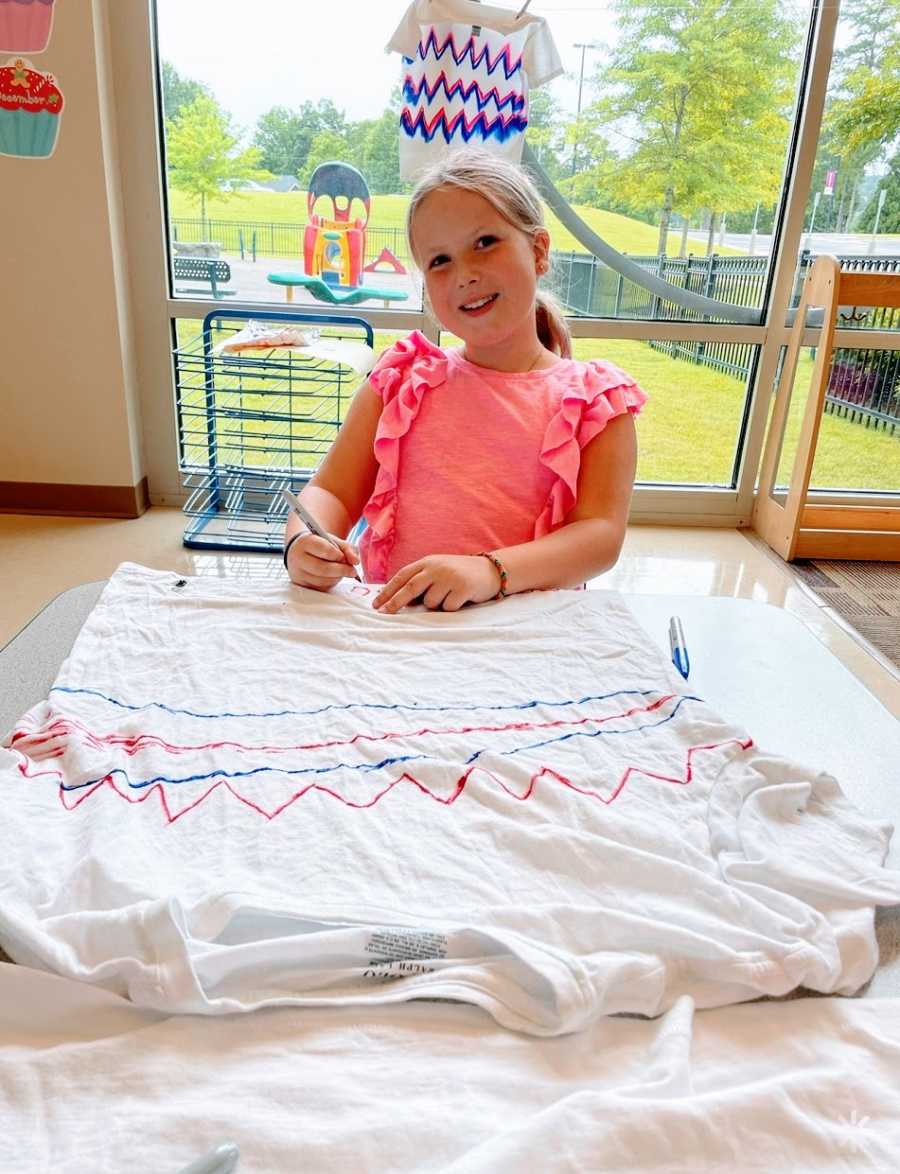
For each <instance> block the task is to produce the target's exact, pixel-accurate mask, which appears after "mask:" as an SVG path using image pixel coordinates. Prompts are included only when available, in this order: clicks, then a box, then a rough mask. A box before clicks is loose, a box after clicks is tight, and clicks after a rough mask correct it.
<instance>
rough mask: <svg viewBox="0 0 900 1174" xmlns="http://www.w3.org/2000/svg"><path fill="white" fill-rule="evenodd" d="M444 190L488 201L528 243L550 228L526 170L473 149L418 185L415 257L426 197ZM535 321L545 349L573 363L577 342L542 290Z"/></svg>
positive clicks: (413, 203) (438, 166) (409, 219)
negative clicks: (459, 190)
mask: <svg viewBox="0 0 900 1174" xmlns="http://www.w3.org/2000/svg"><path fill="white" fill-rule="evenodd" d="M444 187H458V188H462V189H463V190H464V191H469V192H475V194H476V195H479V196H483V197H484V199H486V200H487V201H488V203H490V204H491V205H493V207H494V208H495V210H496V211H497V212H499V213H500V215H501V216H502V217H503V219H504V220H508V221H509V223H510V224H511V225H512V226H513V228H517V229H518V230H519V231H520V232H524V233H525V235H526V236H528V237H534V234H535V233H536V232H537V231H538V229H541V228H544V227H545V225H544V209H543V206H542V204H541V198H540V196H539V195H538V190H537V188H536V187H535V185H534V183H533V182H532V180H531V178H530V177H529V176H528V175H527V174H526V173H525V172H524V171H523V170H522V168H521V167H518V166H516V164H515V163H510V162H509V161H508V160H507V159H503V158H501V157H500V156H498V155H492V154H490V153H489V152H488V151H484V150H480V149H476V148H472V147H469V148H466V149H464V150H459V151H454V152H452V153H451V154H450V155H448V156H447V157H446V158H444V159H442V160H441V161H440V162H439V163H435V164H434V165H433V166H432V167H430V168H429V169H428V171H426V172H425V174H424V175H423V176H422V178H421V179H420V180H419V182H418V184H417V185H416V189H415V191H414V192H413V194H412V197H411V199H410V201H409V208H408V209H407V212H406V238H407V240H408V241H409V247H410V252H411V253H412V255H413V257H416V254H415V247H414V245H413V238H412V226H413V220H414V219H415V215H416V212H417V211H418V210H419V207H420V205H421V204H422V201H423V200H424V199H425V197H426V196H429V195H430V194H431V193H432V192H434V191H437V190H438V188H444ZM416 261H418V258H417V257H416ZM534 317H535V326H536V328H537V336H538V339H539V340H540V341H541V342H542V343H543V345H544V346H545V347H547V349H548V350H551V351H554V352H555V353H556V354H558V355H560V356H561V357H562V358H564V359H568V358H571V356H572V336H571V335H570V334H569V328H568V326H567V325H566V320H565V318H564V317H563V313H562V310H561V309H560V306H559V303H558V302H557V300H556V298H554V297H553V295H552V294H549V293H547V292H546V291H545V290H542V289H539V290H537V292H536V294H535V307H534Z"/></svg>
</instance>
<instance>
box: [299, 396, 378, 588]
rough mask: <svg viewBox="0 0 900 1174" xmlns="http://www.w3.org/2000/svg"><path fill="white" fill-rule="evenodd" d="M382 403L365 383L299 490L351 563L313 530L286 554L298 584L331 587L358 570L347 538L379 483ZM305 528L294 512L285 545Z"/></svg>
mask: <svg viewBox="0 0 900 1174" xmlns="http://www.w3.org/2000/svg"><path fill="white" fill-rule="evenodd" d="M382 407H383V404H382V401H381V397H380V396H379V395H378V393H377V392H376V391H375V390H374V388H372V386H371V385H370V384H369V383H368V382H366V383H364V384H363V385H362V387H360V388H359V390H358V391H357V392H356V394H355V395H354V397H353V402H352V403H351V404H350V410H349V411H348V412H347V417H346V419H345V420H344V423H343V424H342V425H341V427H340V430H339V432H338V434H337V436H336V437H335V441H334V443H333V444H332V446H331V448H330V449H329V450H328V454H327V455H326V457H325V459H324V461H323V462H322V464H321V465H320V466H319V469H318V470H317V472H316V473H315V474H314V476H313V477H312V478H311V480H310V481H309V484H308V485H306V486H304V488H303V490H302V492H301V493H300V500H301V501H302V502H303V504H304V505H305V506H307V508H308V509H309V512H310V513H311V514H312V515H313V517H314V518H315V519H316V521H317V522H319V523H320V524H321V526H322V527H323V529H325V530H327V531H328V533H329V534H334V535H336V536H337V538H338V539H339V540H340V542H341V549H342V550H343V551H344V557H345V559H347V561H346V562H342V561H341V560H340V556H339V555H338V553H337V551H336V550H335V549H334V547H333V546H331V544H330V543H328V542H326V541H325V539H324V538H317V537H316V536H315V535H314V534H311V535H309V536H308V537H304V538H298V539H297V541H296V542H295V543H293V544H292V546H291V549H290V551H289V553H288V558H287V567H288V573H289V574H290V576H291V579H292V580H293V581H294V582H295V583H298V584H301V585H303V586H306V587H316V588H319V589H322V590H327V588H328V587H330V586H333V585H334V584H335V583H336V582H337V581H338V580H339V579H341V578H344V577H345V576H347V575H352V574H353V565H352V561H351V547H350V545H349V543H344V542H343V539H344V538H345V537H346V535H347V533H348V532H349V530H350V528H351V527H352V526H353V524H354V523H355V522H356V520H357V519H358V518H359V516H360V515H361V514H362V511H363V508H364V507H365V504H366V502H367V501H368V500H369V498H370V497H371V495H372V490H373V488H374V486H375V477H376V474H377V472H378V463H377V461H376V460H375V450H374V442H375V431H376V429H377V427H378V419H379V417H380V415H381V409H382ZM305 529H306V527H305V526H304V525H303V523H302V522H301V520H300V519H299V518H298V517H297V515H296V514H295V513H293V511H292V512H291V513H289V514H288V521H287V526H286V528H285V533H284V540H285V543H288V542H290V540H291V538H293V536H294V535H295V534H298V533H301V534H302V533H303V532H304V531H305Z"/></svg>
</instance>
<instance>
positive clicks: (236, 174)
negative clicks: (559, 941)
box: [166, 94, 272, 231]
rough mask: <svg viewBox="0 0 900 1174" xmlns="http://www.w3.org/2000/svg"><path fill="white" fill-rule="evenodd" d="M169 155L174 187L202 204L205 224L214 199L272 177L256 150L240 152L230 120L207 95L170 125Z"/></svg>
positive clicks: (185, 107)
mask: <svg viewBox="0 0 900 1174" xmlns="http://www.w3.org/2000/svg"><path fill="white" fill-rule="evenodd" d="M166 152H167V157H168V164H169V177H170V180H171V182H172V185H173V186H174V187H176V188H179V189H180V190H181V191H183V192H187V193H188V195H190V196H192V197H194V198H195V199H198V200H199V201H200V217H201V220H202V221H203V223H204V225H205V224H206V201H207V200H208V199H209V198H210V197H211V196H219V197H224V196H226V195H227V194H228V193H229V192H232V191H233V189H234V186H235V185H236V184H238V183H241V182H243V181H245V180H248V179H271V178H272V176H271V174H270V172H268V171H266V170H265V169H263V168H261V167H260V151H259V150H258V149H257V148H256V147H250V148H248V149H246V150H243V151H242V150H240V141H239V138H238V135H237V134H236V133H235V131H234V130H233V129H232V126H231V119H230V118H229V116H228V115H227V114H226V113H225V112H224V111H223V110H221V109H220V108H219V106H218V105H217V104H216V102H215V101H214V99H212V98H210V97H209V96H208V95H206V94H201V95H200V97H198V98H195V99H194V101H193V102H191V103H190V104H189V105H187V106H184V107H182V109H181V111H180V113H179V115H178V117H177V118H176V119H174V121H173V122H171V123H170V124H169V128H168V133H167V135H166ZM204 231H205V229H204Z"/></svg>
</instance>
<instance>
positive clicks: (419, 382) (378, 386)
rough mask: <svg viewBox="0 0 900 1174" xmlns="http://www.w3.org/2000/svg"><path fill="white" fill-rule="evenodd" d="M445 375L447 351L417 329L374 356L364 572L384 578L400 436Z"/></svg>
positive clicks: (394, 510) (394, 509) (369, 576)
mask: <svg viewBox="0 0 900 1174" xmlns="http://www.w3.org/2000/svg"><path fill="white" fill-rule="evenodd" d="M446 378H447V356H446V354H445V353H444V352H443V351H442V350H441V348H440V347H438V346H435V345H434V343H432V342H429V341H428V339H427V338H426V337H425V335H424V334H422V333H421V332H420V331H418V330H414V331H413V332H412V334H410V335H409V337H408V338H404V339H401V340H400V341H399V342H398V343H395V344H394V346H392V347H391V348H390V349H389V350H387V351H385V352H384V354H383V355H382V356H381V357H380V358H379V360H378V362H377V363H376V364H375V366H374V367H373V368H372V372H371V374H370V375H369V383H370V385H371V386H372V387H373V388H374V389H375V391H376V392H377V393H378V394H379V395H380V396H381V398H382V400H383V401H384V408H383V409H382V412H381V416H380V418H379V420H378V428H377V430H376V432H375V459H376V460H377V461H378V473H377V475H376V478H375V487H374V489H373V491H372V496H371V497H370V498H369V501H368V504H367V505H366V508H365V510H364V511H363V517H364V518H365V519H366V523H367V526H368V529H367V530H366V531H365V533H364V535H363V539H362V542H361V543H360V546H361V552H362V556H363V559H364V561H365V567H366V578H367V579H368V580H369V582H371V583H383V582H384V581H385V570H386V568H387V561H388V555H389V554H390V550H391V547H392V545H393V542H394V522H395V518H396V513H397V479H398V472H399V466H400V441H401V440H402V438H403V437H404V436H405V435H406V433H407V432H408V431H409V429H410V426H411V425H412V422H413V420H415V418H416V416H417V415H418V414H419V407H420V405H421V403H422V397H423V396H424V395H425V392H426V391H427V390H428V389H429V388H430V387H439V386H440V385H441V384H442V383H444V382H445V380H446Z"/></svg>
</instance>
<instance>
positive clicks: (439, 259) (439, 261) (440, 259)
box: [428, 253, 450, 269]
mask: <svg viewBox="0 0 900 1174" xmlns="http://www.w3.org/2000/svg"><path fill="white" fill-rule="evenodd" d="M449 259H450V258H449V257H447V256H446V255H445V254H444V253H439V254H438V255H437V256H436V257H432V258H431V260H430V261H429V262H428V268H429V269H437V267H438V265H443V264H444V263H445V262H446V261H449Z"/></svg>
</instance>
